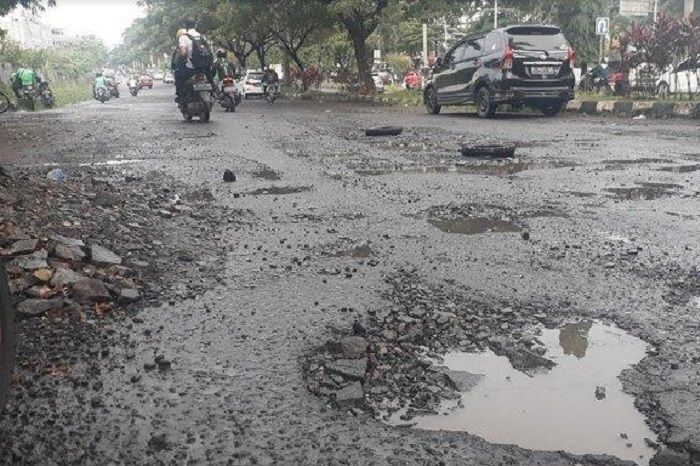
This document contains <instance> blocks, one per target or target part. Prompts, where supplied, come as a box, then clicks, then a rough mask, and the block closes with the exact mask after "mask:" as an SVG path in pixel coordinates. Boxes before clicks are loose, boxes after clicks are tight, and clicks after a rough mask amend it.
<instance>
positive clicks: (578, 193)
mask: <svg viewBox="0 0 700 466" xmlns="http://www.w3.org/2000/svg"><path fill="white" fill-rule="evenodd" d="M561 193H563V194H568V195H569V196H574V197H578V198H581V199H587V198H590V197H596V196H597V194H596V193H587V192H583V191H561Z"/></svg>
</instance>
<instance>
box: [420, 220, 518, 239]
mask: <svg viewBox="0 0 700 466" xmlns="http://www.w3.org/2000/svg"><path fill="white" fill-rule="evenodd" d="M428 222H430V224H431V225H433V226H434V227H437V228H439V229H440V230H442V231H443V232H445V233H456V234H460V235H479V234H483V233H519V232H521V231H522V227H521V226H520V225H517V224H516V223H514V222H512V221H509V220H504V219H494V218H486V217H461V218H456V219H452V220H440V219H430V220H428Z"/></svg>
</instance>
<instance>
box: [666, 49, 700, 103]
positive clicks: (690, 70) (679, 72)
mask: <svg viewBox="0 0 700 466" xmlns="http://www.w3.org/2000/svg"><path fill="white" fill-rule="evenodd" d="M656 90H657V94H658V95H659V96H660V97H668V96H669V95H671V94H697V93H698V92H700V57H695V58H688V59H687V60H684V61H682V62H680V63H679V64H678V66H676V68H675V69H674V68H671V69H669V70H668V71H667V72H665V73H664V74H662V75H661V77H660V78H659V81H658V83H657V85H656Z"/></svg>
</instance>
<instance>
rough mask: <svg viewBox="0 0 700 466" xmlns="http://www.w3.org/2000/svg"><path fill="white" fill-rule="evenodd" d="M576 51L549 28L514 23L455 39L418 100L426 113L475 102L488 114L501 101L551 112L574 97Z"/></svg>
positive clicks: (436, 65) (556, 32)
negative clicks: (455, 42)
mask: <svg viewBox="0 0 700 466" xmlns="http://www.w3.org/2000/svg"><path fill="white" fill-rule="evenodd" d="M575 58H576V54H575V53H574V51H573V49H572V48H571V47H570V46H569V43H568V42H567V40H566V38H565V37H564V35H563V34H562V32H561V30H560V29H559V28H558V27H555V26H541V25H519V26H508V27H505V28H501V29H495V30H493V31H491V32H489V33H481V34H474V35H471V36H468V37H466V38H465V39H462V40H461V41H459V42H458V43H457V44H456V45H455V46H453V47H452V48H451V49H450V50H449V51H448V52H447V54H446V55H445V57H444V58H442V57H440V58H438V60H437V63H436V64H435V67H434V68H433V75H432V78H431V79H430V81H429V82H428V84H427V86H426V88H425V93H424V101H425V105H426V107H427V108H428V111H429V112H430V113H432V114H438V113H440V110H441V108H442V106H445V105H465V104H470V103H475V104H476V107H477V112H478V114H479V116H480V117H484V118H490V117H492V116H493V115H494V114H495V113H496V109H497V108H498V106H499V105H501V104H510V105H512V106H513V107H515V108H521V107H523V106H525V105H527V106H530V107H534V108H536V109H538V110H541V111H542V112H543V113H544V114H545V115H547V116H555V115H557V114H558V113H559V112H560V111H561V110H562V109H563V108H564V106H565V105H566V103H567V102H568V101H569V100H572V99H573V98H574V86H575V84H576V78H575V77H574V73H573V68H574V60H575Z"/></svg>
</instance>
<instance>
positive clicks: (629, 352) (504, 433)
mask: <svg viewBox="0 0 700 466" xmlns="http://www.w3.org/2000/svg"><path fill="white" fill-rule="evenodd" d="M538 339H539V340H540V341H541V342H542V343H543V344H544V345H545V346H546V348H547V353H546V355H545V356H546V357H547V358H549V359H551V360H553V361H554V362H556V364H557V365H556V366H555V367H553V368H552V369H551V370H550V371H548V372H546V373H541V374H537V375H534V376H532V377H530V376H528V375H525V374H524V373H522V372H519V371H517V370H515V369H513V367H512V366H511V364H510V362H509V361H508V359H507V358H506V357H501V356H496V355H495V354H494V353H492V352H490V351H489V352H485V353H450V354H447V355H446V356H445V358H444V364H445V365H446V366H447V367H448V368H449V369H450V370H453V371H463V372H469V373H472V374H480V375H483V379H482V380H481V381H480V382H479V383H478V384H477V385H476V386H475V387H473V388H472V389H471V391H468V392H466V393H463V394H462V399H461V403H462V404H463V406H464V407H463V408H458V409H456V410H451V414H449V415H445V414H444V413H443V414H442V415H432V416H425V417H417V418H414V420H413V421H415V422H417V424H416V427H417V428H420V429H427V430H447V431H467V432H469V433H470V434H474V435H478V436H480V437H483V438H484V439H486V440H488V441H489V442H493V443H502V444H517V445H519V446H521V447H524V448H529V449H537V450H549V451H559V450H565V451H567V452H570V453H574V454H587V453H597V454H608V455H614V456H617V457H618V458H622V459H626V460H630V461H635V462H637V463H639V464H643V465H646V464H648V461H649V459H650V458H651V457H652V456H653V455H654V454H655V450H653V449H652V448H650V447H649V446H648V445H647V443H646V441H645V439H650V440H651V441H654V442H655V441H657V438H656V435H655V434H654V433H653V432H652V431H651V430H650V429H649V427H648V426H647V425H646V424H645V423H644V416H643V415H642V414H641V413H640V412H639V411H637V409H636V408H635V406H634V397H633V396H631V395H628V394H626V393H624V392H623V391H622V384H621V382H620V381H619V379H618V376H619V375H620V373H621V371H623V370H624V369H627V368H629V367H630V366H632V365H633V364H636V363H638V362H639V361H640V360H641V359H642V358H644V356H645V355H646V349H647V345H646V343H644V342H643V341H642V340H640V339H638V338H636V337H633V336H631V335H629V334H627V333H625V332H624V331H622V330H620V329H618V328H616V327H612V326H609V325H604V324H601V323H597V322H596V323H594V322H590V321H583V322H580V323H576V324H568V325H565V326H564V327H562V328H561V329H555V330H543V331H542V335H540V336H539V337H538ZM597 387H605V394H604V397H603V396H602V393H601V391H600V390H598V389H597Z"/></svg>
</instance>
